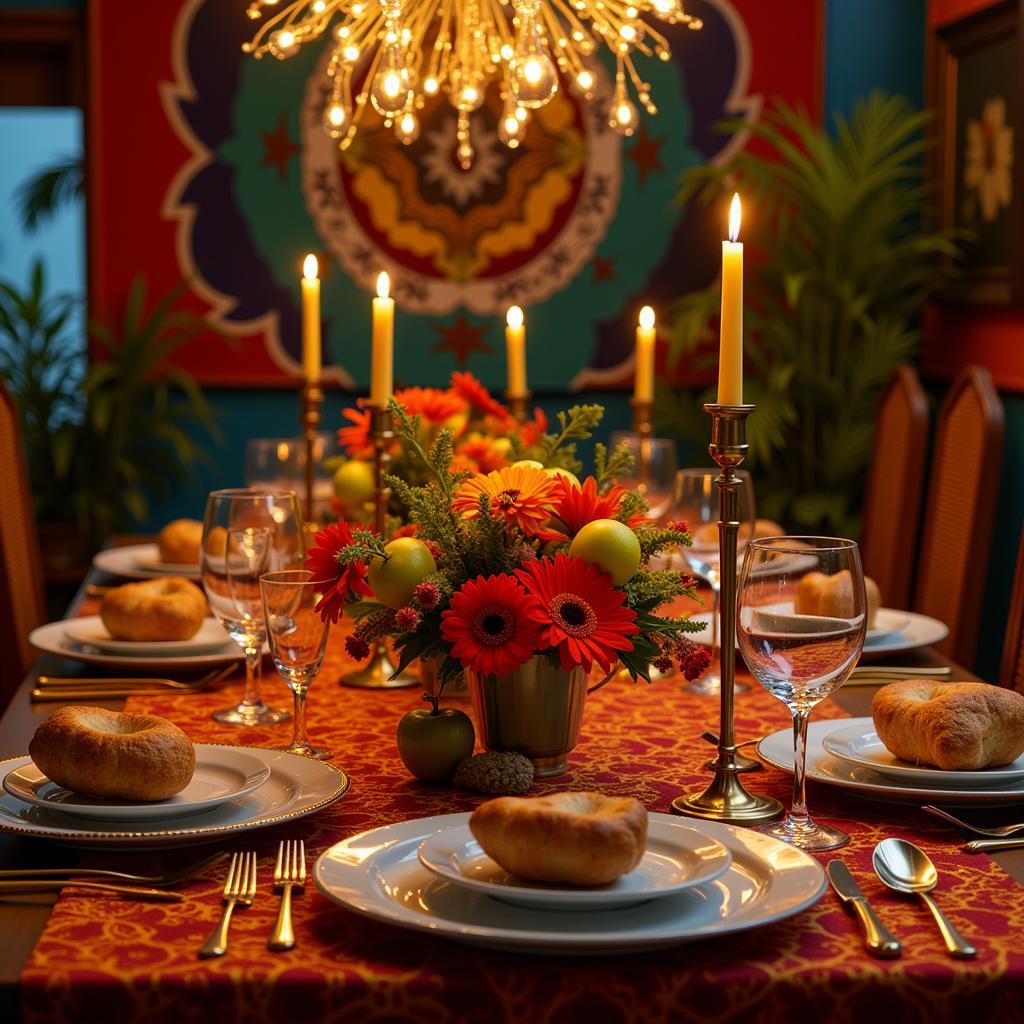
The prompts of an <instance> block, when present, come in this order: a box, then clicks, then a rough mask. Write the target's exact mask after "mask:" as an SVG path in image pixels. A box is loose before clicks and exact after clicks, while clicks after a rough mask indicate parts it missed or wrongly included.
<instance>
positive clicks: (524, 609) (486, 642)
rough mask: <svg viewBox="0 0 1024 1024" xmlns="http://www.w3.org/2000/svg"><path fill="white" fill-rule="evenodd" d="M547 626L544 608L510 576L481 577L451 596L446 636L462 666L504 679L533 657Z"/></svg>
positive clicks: (445, 617) (444, 629)
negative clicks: (542, 628) (503, 677)
mask: <svg viewBox="0 0 1024 1024" xmlns="http://www.w3.org/2000/svg"><path fill="white" fill-rule="evenodd" d="M543 623H544V613H543V610H542V609H541V607H540V605H539V604H538V603H537V602H536V600H534V598H532V597H530V595H529V594H527V592H526V591H525V590H523V588H522V587H521V586H520V585H519V584H518V583H517V582H516V581H515V580H514V579H513V578H512V577H511V576H478V577H477V578H476V579H475V580H467V581H466V582H465V583H463V584H462V586H461V587H460V588H459V589H458V590H457V591H455V593H454V594H453V595H452V599H451V601H450V602H449V603H448V608H447V609H446V610H445V611H444V612H442V613H441V635H442V636H443V637H444V638H445V640H447V641H448V643H450V644H451V645H452V652H451V653H452V657H453V658H455V659H456V661H458V662H460V663H461V664H462V667H463V668H466V669H469V670H470V671H471V672H477V673H479V674H480V675H503V674H504V673H506V672H512V671H514V670H515V669H517V668H520V667H522V666H523V665H525V664H526V663H527V662H528V661H529V660H530V658H532V657H533V655H534V652H535V651H536V650H537V644H538V641H539V640H540V630H541V626H542V625H543Z"/></svg>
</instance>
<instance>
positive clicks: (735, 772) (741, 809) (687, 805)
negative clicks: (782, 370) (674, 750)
mask: <svg viewBox="0 0 1024 1024" xmlns="http://www.w3.org/2000/svg"><path fill="white" fill-rule="evenodd" d="M704 409H705V411H706V412H708V413H710V415H711V444H710V445H709V446H708V451H709V452H710V453H711V458H713V459H714V460H715V462H716V463H718V466H719V468H720V469H721V471H722V472H721V474H720V475H719V477H718V481H717V483H718V552H719V557H720V561H721V569H720V570H719V571H720V573H721V601H720V608H721V618H722V646H721V679H722V681H721V724H720V727H719V730H718V755H717V757H715V758H714V760H711V761H709V762H708V763H707V767H708V768H709V769H710V770H711V771H713V772H714V773H715V776H714V778H713V779H712V780H711V785H709V786H708V787H707V788H706V789H705V790H703V791H702V792H696V793H691V794H688V795H686V796H680V797H677V798H676V799H675V800H673V801H672V808H673V810H675V811H677V812H679V813H680V814H688V815H692V816H693V817H697V818H710V819H713V820H715V821H730V822H735V823H737V824H741V825H749V824H753V823H756V822H763V821H771V820H772V819H773V818H777V817H779V815H780V814H782V810H783V808H782V804H780V803H779V801H778V800H774V799H772V798H771V797H765V796H756V795H754V794H752V793H748V792H747V790H746V789H745V788H744V786H743V783H742V781H741V780H740V778H739V776H740V774H741V773H742V772H747V771H753V770H754V769H755V768H756V767H757V765H756V764H753V765H752V764H751V763H750V762H749V761H748V759H746V758H743V759H742V761H741V760H740V759H739V758H738V757H737V747H736V737H735V732H734V724H735V723H734V722H733V715H734V710H735V709H734V689H733V687H734V685H735V682H736V584H737V579H736V575H737V574H736V535H737V533H738V532H739V527H740V524H739V493H738V490H739V477H738V476H737V475H736V467H737V466H739V465H740V464H741V463H742V462H743V460H744V458H746V455H747V449H748V445H747V440H746V421H747V417H748V416H749V415H750V414H751V413H752V412H753V411H754V407H753V406H752V405H715V404H711V405H705V406H704Z"/></svg>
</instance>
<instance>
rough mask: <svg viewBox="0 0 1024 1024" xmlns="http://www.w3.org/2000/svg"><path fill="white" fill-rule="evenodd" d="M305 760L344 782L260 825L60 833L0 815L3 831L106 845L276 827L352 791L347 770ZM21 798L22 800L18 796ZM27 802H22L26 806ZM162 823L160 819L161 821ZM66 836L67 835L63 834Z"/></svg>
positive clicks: (269, 750)
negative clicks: (317, 798) (108, 843)
mask: <svg viewBox="0 0 1024 1024" xmlns="http://www.w3.org/2000/svg"><path fill="white" fill-rule="evenodd" d="M205 746H210V747H227V748H229V749H230V748H234V747H242V749H244V750H264V751H266V752H267V753H271V754H282V755H284V756H285V757H302V755H301V754H291V753H289V752H288V751H287V750H278V749H276V748H274V747H249V746H246V747H243V746H242V744H240V743H208V744H205ZM26 758H27V759H28V760H29V761H31V760H32V759H31V758H30V757H29V755H28V754H19V755H17V756H15V757H7V758H4V759H3V760H0V771H3V769H4V768H5V766H7V765H10V763H11V762H12V761H22V760H25V759H26ZM302 760H303V761H308V762H309V763H311V764H318V765H322V766H323V767H325V768H327V769H329V770H330V771H332V772H334V773H335V774H337V775H339V776H341V781H340V782H339V783H338V786H337V787H336V789H335V790H334V791H333V792H332V793H331V794H330V795H329V796H327V797H324V798H323V799H322V800H319V801H318V802H317V803H315V804H312V805H311V806H309V807H307V808H304V809H303V810H301V811H298V812H289V813H285V814H277V815H273V816H272V817H269V818H264V819H260V820H259V822H258V824H257V823H256V822H255V821H252V820H250V821H239V822H234V823H233V824H226V825H207V826H205V827H199V828H194V829H180V828H179V829H161V830H158V831H157V830H154V831H152V832H131V831H123V830H117V831H97V830H82V831H65V830H61V831H57V828H58V827H57V826H51V828H50V829H39V828H34V827H33V826H32V825H27V824H26V825H19V824H17V823H14V822H9V821H6V820H5V819H4V818H3V817H2V816H0V831H4V832H10V833H12V834H14V835H27V836H33V837H34V838H39V839H50V840H54V841H62V842H75V843H88V844H91V843H103V842H109V841H110V840H112V839H113V840H138V841H140V842H149V841H153V840H156V841H159V840H160V839H181V838H189V837H192V836H194V837H196V838H205V837H206V836H217V835H228V834H231V833H233V832H247V831H252V830H253V829H256V828H265V827H268V826H270V825H276V824H279V823H280V822H283V821H294V820H296V819H297V818H304V817H306V816H307V815H309V814H313V813H314V812H316V811H319V810H322V809H323V808H324V807H327V806H329V805H330V804H332V803H336V802H337V801H338V800H340V799H341V798H342V797H344V796H345V795H346V794H347V793H348V791H349V788H350V787H351V785H352V780H351V778H350V777H349V774H348V772H346V771H345V770H344V769H342V768H339V767H338V766H337V765H334V764H331V762H330V761H315V760H313V759H312V758H309V757H302ZM15 799H20V797H15ZM24 802H25V801H22V803H24ZM157 820H159V819H157ZM62 833H63V834H62Z"/></svg>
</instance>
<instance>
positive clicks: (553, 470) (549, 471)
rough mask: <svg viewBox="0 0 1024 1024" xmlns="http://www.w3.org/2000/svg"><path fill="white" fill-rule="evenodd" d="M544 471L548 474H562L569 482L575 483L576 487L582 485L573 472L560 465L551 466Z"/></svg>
mask: <svg viewBox="0 0 1024 1024" xmlns="http://www.w3.org/2000/svg"><path fill="white" fill-rule="evenodd" d="M544 472H545V473H547V475H548V476H564V477H565V479H566V480H568V481H569V483H571V484H575V485H576V486H577V487H582V486H583V485H582V484H581V483H580V478H579V477H578V476H577V475H576V474H575V473H570V472H569V470H567V469H562V467H561V466H552V467H551V468H550V469H545V470H544Z"/></svg>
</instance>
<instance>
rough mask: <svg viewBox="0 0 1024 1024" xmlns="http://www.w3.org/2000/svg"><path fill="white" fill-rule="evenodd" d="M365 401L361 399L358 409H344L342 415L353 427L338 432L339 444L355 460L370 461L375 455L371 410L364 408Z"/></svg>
mask: <svg viewBox="0 0 1024 1024" xmlns="http://www.w3.org/2000/svg"><path fill="white" fill-rule="evenodd" d="M362 405H363V400H362V399H361V398H360V399H359V406H360V407H359V408H358V409H342V411H341V415H342V416H344V417H345V419H347V420H348V421H349V422H350V423H351V424H352V426H351V427H341V428H340V429H339V430H338V444H340V445H341V447H342V448H344V449H345V451H347V452H348V454H349V456H350V457H351V458H353V459H368V458H369V457H370V456H371V455H373V440H372V438H371V437H370V410H369V409H364V408H362Z"/></svg>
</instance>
